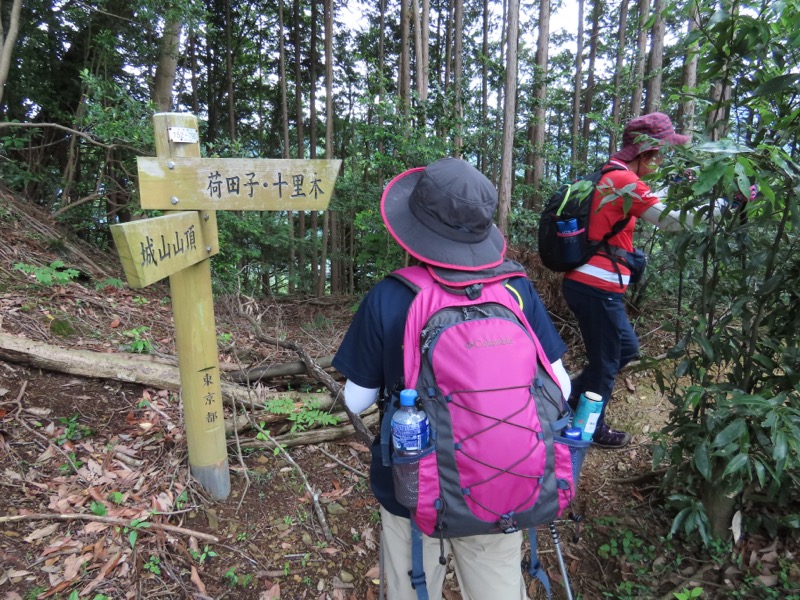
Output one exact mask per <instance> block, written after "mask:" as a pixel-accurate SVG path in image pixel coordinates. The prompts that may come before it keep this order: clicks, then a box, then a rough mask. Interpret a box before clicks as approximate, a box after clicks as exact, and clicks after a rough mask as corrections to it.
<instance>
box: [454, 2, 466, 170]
mask: <svg viewBox="0 0 800 600" xmlns="http://www.w3.org/2000/svg"><path fill="white" fill-rule="evenodd" d="M463 34H464V0H455V18H454V20H453V35H454V42H453V90H454V92H455V94H454V97H455V106H454V113H455V114H454V115H453V117H454V118H455V122H456V125H455V136H454V138H453V155H454V156H455V157H456V158H460V157H461V149H462V147H463V146H464V125H463V119H464V107H463V105H462V102H463V98H462V96H463V89H462V82H461V78H462V77H463V75H464V67H463V59H464V56H463V55H464V44H463V39H464V37H463Z"/></svg>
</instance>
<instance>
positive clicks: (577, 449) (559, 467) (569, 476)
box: [553, 436, 592, 509]
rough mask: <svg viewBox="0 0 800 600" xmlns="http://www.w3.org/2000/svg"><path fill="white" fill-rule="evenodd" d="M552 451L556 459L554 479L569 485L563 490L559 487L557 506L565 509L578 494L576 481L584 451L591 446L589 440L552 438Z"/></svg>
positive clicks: (581, 466) (584, 456)
mask: <svg viewBox="0 0 800 600" xmlns="http://www.w3.org/2000/svg"><path fill="white" fill-rule="evenodd" d="M553 441H554V442H555V443H554V444H553V449H554V452H555V457H556V478H558V480H559V483H560V482H561V481H566V482H568V483H571V485H569V486H567V487H566V488H564V487H563V486H561V485H559V505H560V507H561V508H562V509H563V508H565V507H566V506H567V505H568V504H569V503H570V502H572V500H573V499H574V498H575V496H576V495H577V493H578V480H579V478H580V474H581V469H582V468H583V460H584V459H585V458H586V451H587V450H588V449H589V446H591V445H592V442H591V441H590V440H587V441H584V440H573V439H570V438H566V437H562V436H554V437H553Z"/></svg>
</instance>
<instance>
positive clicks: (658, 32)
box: [644, 0, 664, 113]
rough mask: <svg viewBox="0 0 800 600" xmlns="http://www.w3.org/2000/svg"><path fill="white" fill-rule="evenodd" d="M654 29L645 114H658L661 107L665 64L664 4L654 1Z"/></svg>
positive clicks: (661, 1)
mask: <svg viewBox="0 0 800 600" xmlns="http://www.w3.org/2000/svg"><path fill="white" fill-rule="evenodd" d="M653 12H654V13H655V19H654V20H653V28H652V29H651V30H650V57H649V60H648V69H647V71H648V77H647V96H646V97H645V105H644V111H645V113H652V112H657V111H658V109H659V107H660V106H661V67H662V64H663V62H664V4H663V0H653Z"/></svg>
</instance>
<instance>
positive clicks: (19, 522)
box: [0, 194, 800, 600]
mask: <svg viewBox="0 0 800 600" xmlns="http://www.w3.org/2000/svg"><path fill="white" fill-rule="evenodd" d="M47 221H48V219H47V218H46V217H44V216H42V215H41V214H36V213H33V212H31V211H30V210H29V209H28V208H26V207H25V206H23V205H20V204H18V203H16V202H14V201H13V200H12V199H11V198H7V197H3V196H2V194H0V336H2V335H6V336H19V337H22V338H25V339H30V340H36V341H40V342H46V343H48V344H52V345H54V346H58V347H61V348H64V349H65V350H69V349H72V350H75V349H82V350H90V351H94V352H97V353H99V354H98V356H99V355H100V353H102V354H108V353H125V352H130V351H131V349H133V348H136V347H137V344H136V342H145V341H146V342H147V349H148V350H149V351H150V354H151V355H154V356H155V357H156V358H160V359H162V360H164V361H165V362H169V360H170V358H172V357H174V355H175V347H174V332H173V330H172V320H171V311H172V307H171V306H170V304H169V290H168V287H167V285H166V284H164V283H159V284H156V285H153V286H150V287H148V288H146V289H143V290H131V289H129V288H127V287H118V283H117V284H116V285H114V284H115V283H116V282H115V281H114V279H122V278H123V276H122V273H121V270H120V269H119V268H118V267H117V266H115V265H117V264H118V261H117V259H116V257H115V256H105V255H99V254H97V253H96V252H94V251H92V250H91V249H89V248H87V247H85V246H82V245H80V244H78V243H77V242H75V241H74V240H73V241H70V242H68V243H66V244H65V242H64V240H66V238H65V237H64V236H63V234H61V233H59V232H58V231H57V229H56V228H55V227H54V226H52V224H50V225H48V223H47ZM518 258H519V259H520V260H523V259H524V260H525V261H526V266H529V265H528V262H527V259H528V257H524V256H522V257H519V256H518ZM54 260H63V261H64V262H65V263H66V266H68V267H73V268H76V269H79V270H80V272H81V274H80V277H79V278H77V279H75V280H73V281H71V282H69V283H58V282H54V283H51V284H48V285H46V284H42V283H39V282H37V281H36V280H35V278H34V276H33V275H30V274H25V273H23V272H22V271H21V270H20V269H18V268H16V265H19V264H28V265H37V266H40V267H43V268H45V270H46V269H47V268H49V266H50V265H52V262H53V261H54ZM529 268H532V269H533V268H535V265H534V266H529ZM537 282H538V286H539V288H540V292H541V293H542V296H543V298H544V300H545V303H546V304H547V305H548V307H549V308H550V309H551V310H552V311H553V314H554V316H555V320H556V323H557V325H558V327H559V329H560V330H561V332H562V335H563V337H564V338H565V340H566V341H567V342H568V345H569V346H570V352H569V354H568V355H567V357H566V364H567V366H568V368H569V369H570V370H575V369H577V368H579V367H577V366H576V365H578V364H579V360H580V352H581V349H580V342H579V341H578V339H577V337H576V335H575V331H574V328H573V327H572V326H571V325H570V320H569V317H568V315H567V313H565V311H564V307H563V304H560V303H559V296H560V295H559V292H558V286H557V283H554V282H553V280H552V277H550V278H549V279H548V278H547V276H544V275H543V276H542V277H541V279H538V280H537ZM356 302H357V299H355V298H343V297H340V298H326V299H311V298H304V299H301V298H294V299H291V300H289V299H287V300H274V299H273V300H260V301H256V300H254V299H250V298H239V299H218V301H217V303H216V319H217V332H218V337H219V340H220V358H221V364H222V366H223V373H230V372H233V371H234V370H235V368H236V367H237V365H239V366H246V367H251V366H258V365H265V364H275V363H282V362H291V361H296V360H297V356H296V355H293V353H292V352H290V351H287V350H285V349H283V348H281V347H279V346H268V345H266V344H264V343H262V342H259V341H258V339H257V337H256V336H255V335H254V332H253V326H252V324H251V322H250V321H249V320H247V319H246V318H244V317H243V316H242V313H244V312H246V313H248V314H251V315H256V316H258V317H259V318H260V322H261V326H262V328H263V333H264V334H266V335H267V336H272V337H275V338H276V339H286V340H291V341H293V342H296V343H297V344H298V345H299V346H301V347H302V348H303V349H304V350H305V351H306V352H307V353H308V354H310V355H311V356H312V357H315V358H321V357H325V356H329V355H330V354H332V353H334V352H335V350H336V348H337V347H338V345H339V343H340V342H341V339H342V336H343V335H344V332H345V330H346V328H347V325H348V323H349V321H350V319H351V318H352V311H353V307H354V305H355V304H356ZM559 315H560V316H559ZM143 327H146V328H147V329H142V328H143ZM132 332H137V333H132ZM642 343H643V353H644V354H646V355H649V356H657V355H660V354H663V352H664V350H665V349H666V346H667V345H668V342H667V340H665V339H663V338H661V337H660V335H659V333H658V327H653V328H651V329H650V330H649V333H647V334H645V335H642ZM138 347H139V348H140V349H141V348H142V343H139V344H138ZM26 362H27V364H26ZM65 371H66V369H65ZM332 375H333V376H334V377H336V376H337V375H336V374H335V373H333V372H332ZM265 389H267V390H270V391H276V392H284V391H286V392H287V393H288V391H290V390H295V391H296V390H301V391H302V392H318V393H319V395H320V398H324V397H326V396H328V394H327V391H325V390H321V386H320V384H319V383H318V382H316V381H313V380H311V379H309V378H307V377H306V378H305V379H304V378H303V377H302V376H293V377H284V378H278V379H271V380H268V381H265V382H263V383H262V386H261V390H260V391H261V392H263V391H264V390H265ZM228 410H230V408H228ZM307 412H308V413H310V411H307ZM667 412H668V402H667V401H666V400H665V399H664V398H662V397H661V395H660V394H659V392H658V390H657V387H656V386H655V384H654V379H653V376H652V373H650V372H648V371H644V370H640V371H635V370H629V371H626V372H625V373H623V374H622V375H621V376H620V380H619V382H618V384H617V390H616V392H615V398H614V401H613V403H612V405H611V415H610V422H611V423H612V424H613V425H614V426H616V427H618V428H625V429H627V430H628V431H630V432H632V433H633V442H632V444H631V445H630V446H629V447H627V448H625V449H623V450H619V451H607V450H600V449H595V448H593V449H590V451H589V452H588V455H587V458H586V462H585V464H584V468H583V472H582V475H581V481H580V489H579V493H578V497H577V500H576V502H575V505H574V507H573V511H574V513H575V514H580V515H582V520H581V522H580V527H579V528H578V527H577V526H576V524H575V523H574V522H572V521H569V520H564V521H560V522H558V523H557V531H558V533H559V536H560V542H561V544H560V545H561V551H562V553H563V556H564V559H565V562H566V568H567V570H568V573H569V579H570V584H571V589H572V594H573V597H574V598H576V599H577V598H581V599H583V600H594V599H601V598H614V599H626V598H654V599H661V598H663V599H664V600H672V599H673V598H690V597H692V598H694V597H702V598H798V597H800V596H798V595H797V591H795V592H794V594H795V595H794V596H792V595H790V594H789V592H786V591H785V590H787V589H791V588H794V589H795V590H797V588H798V587H800V586H799V585H798V580H800V573H799V572H798V567H797V566H796V561H794V560H793V556H794V554H793V553H794V552H795V551H796V545H794V544H793V543H792V542H791V540H787V539H768V538H766V537H761V536H757V535H752V536H749V537H748V538H747V539H746V540H744V541H742V542H739V543H738V544H737V545H736V546H735V547H734V548H731V547H727V548H726V547H724V546H722V545H720V546H719V548H718V549H717V551H716V552H713V551H708V550H701V549H699V548H698V547H697V546H696V545H694V544H690V543H689V542H685V541H683V540H681V539H680V538H674V539H669V536H668V533H669V530H670V523H671V518H672V514H671V513H669V512H667V511H666V510H665V508H664V506H665V501H664V494H663V491H661V490H660V489H659V478H660V476H661V473H660V472H658V471H657V472H655V473H654V472H653V471H652V469H651V460H652V455H651V450H650V446H651V444H652V443H653V434H654V433H655V432H657V431H658V430H659V429H660V428H661V427H662V426H663V425H664V423H665V422H666V417H667ZM227 416H228V417H231V416H233V415H231V414H230V413H229V414H228V415H227ZM304 426H305V425H304ZM287 427H288V425H287V422H286V421H283V422H278V423H276V424H275V426H274V427H273V426H270V431H271V433H272V435H279V434H281V433H283V432H284V431H285V429H286V428H287ZM278 428H282V429H278ZM327 428H328V429H336V430H342V427H341V426H337V427H332V426H327ZM372 430H373V431H374V430H375V426H374V425H372ZM237 431H238V434H237V435H232V436H230V438H229V440H230V443H229V461H230V470H231V493H230V496H229V497H228V498H227V499H226V500H225V501H222V502H215V501H213V500H212V499H210V498H209V497H208V495H207V494H206V493H205V492H204V490H203V489H202V488H201V487H200V486H199V484H198V483H197V482H196V481H195V480H193V479H192V478H191V477H190V475H189V470H188V464H187V449H186V438H185V434H184V430H183V413H182V409H181V405H180V402H179V399H178V395H177V394H176V393H175V392H174V391H172V390H169V389H162V388H159V387H152V386H148V385H142V384H136V383H128V382H125V381H120V380H119V379H117V378H114V377H108V378H89V377H81V376H76V375H72V374H69V372H62V371H60V370H49V369H44V368H41V367H40V366H31V364H30V361H26V360H24V359H22V358H20V360H8V361H3V360H0V598H2V599H3V600H18V599H26V600H28V599H30V600H33V599H34V598H62V599H70V600H72V599H77V598H90V599H94V600H100V599H104V598H113V599H117V598H120V599H121V598H215V599H218V598H242V599H251V598H252V599H269V598H284V599H295V598H298V599H299V598H313V599H319V600H326V599H331V600H337V599H346V600H353V599H355V600H370V599H377V598H379V597H380V588H379V544H378V541H379V531H380V524H379V519H378V505H377V503H376V501H375V500H374V498H373V497H372V495H371V494H370V490H369V482H368V478H367V473H368V471H369V450H368V448H367V446H366V445H365V444H364V443H363V442H362V441H360V440H359V439H358V438H357V437H356V436H355V435H353V434H342V435H338V436H331V437H330V438H329V439H328V440H327V441H317V442H315V443H306V444H302V445H290V446H289V447H287V452H288V453H289V455H290V457H291V459H292V462H293V463H294V464H292V463H291V462H289V461H288V460H287V458H286V457H285V456H284V455H283V454H281V453H280V452H278V453H276V452H274V451H273V449H272V448H271V447H269V446H268V445H266V444H265V443H264V442H262V441H260V440H259V439H258V438H257V435H256V431H254V430H253V429H252V428H248V427H242V428H240V429H238V430H237ZM304 478H306V479H307V481H308V483H309V485H310V486H311V487H312V488H314V489H315V490H316V491H318V492H319V498H318V502H319V506H320V507H321V511H320V512H321V513H322V515H321V517H322V518H321V517H320V515H319V514H318V511H317V510H316V508H315V505H314V502H313V501H312V498H311V496H310V494H309V493H308V492H307V488H306V486H305V484H304V482H303V479H304ZM539 542H540V543H539V556H540V558H541V560H542V562H543V564H544V567H545V569H546V571H547V572H548V573H549V575H550V577H551V579H552V580H553V593H554V597H555V598H567V597H568V596H567V593H566V591H565V589H564V586H563V581H562V577H561V575H560V571H559V565H558V562H557V554H556V552H555V550H554V545H553V542H552V538H551V537H550V534H549V531H548V530H547V528H546V527H545V528H542V529H541V531H540V532H539ZM700 588H702V590H703V591H702V594H700V592H699V591H698V590H699V589H700ZM529 590H530V591H529V594H530V597H531V598H532V599H540V598H544V597H545V594H544V591H543V590H542V589H541V587H539V586H538V583H536V582H531V585H530V587H529ZM693 590H694V592H693V593H694V595H691V596H690V595H689V594H690V593H692V591H693ZM681 594H685V595H681ZM445 596H446V599H447V600H456V599H459V598H460V597H461V596H460V594H459V593H458V583H457V581H456V579H455V577H454V576H453V573H452V570H451V571H450V573H449V575H448V579H447V586H446V590H445ZM497 600H502V599H497Z"/></svg>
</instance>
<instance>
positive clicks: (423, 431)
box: [392, 390, 430, 456]
mask: <svg viewBox="0 0 800 600" xmlns="http://www.w3.org/2000/svg"><path fill="white" fill-rule="evenodd" d="M429 439H430V424H429V422H428V415H426V414H425V411H424V410H419V409H418V408H417V390H403V391H402V392H400V408H399V409H398V410H397V412H395V413H394V415H393V416H392V445H393V446H394V451H395V452H396V453H397V454H398V455H400V456H414V455H415V454H419V453H420V452H422V451H423V450H424V449H425V448H427V447H428V441H429Z"/></svg>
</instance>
